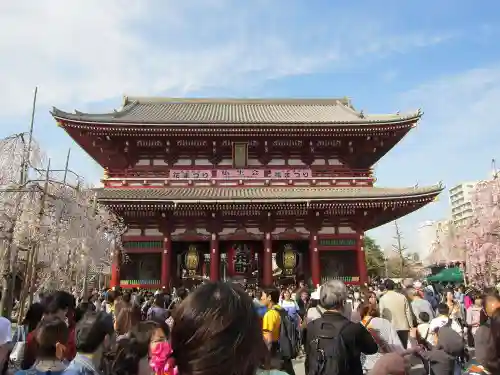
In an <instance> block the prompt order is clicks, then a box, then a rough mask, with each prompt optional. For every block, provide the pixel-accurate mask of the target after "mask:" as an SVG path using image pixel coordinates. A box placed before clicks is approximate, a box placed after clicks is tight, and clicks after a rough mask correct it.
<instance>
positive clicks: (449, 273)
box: [427, 267, 464, 283]
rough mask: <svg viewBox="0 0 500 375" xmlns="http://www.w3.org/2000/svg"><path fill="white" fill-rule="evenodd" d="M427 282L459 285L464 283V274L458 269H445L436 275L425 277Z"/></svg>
mask: <svg viewBox="0 0 500 375" xmlns="http://www.w3.org/2000/svg"><path fill="white" fill-rule="evenodd" d="M427 281H431V282H434V283H461V282H463V281H464V273H463V272H462V270H461V269H460V268H458V267H453V268H445V269H442V270H441V271H439V272H438V273H437V274H435V275H432V276H429V277H427Z"/></svg>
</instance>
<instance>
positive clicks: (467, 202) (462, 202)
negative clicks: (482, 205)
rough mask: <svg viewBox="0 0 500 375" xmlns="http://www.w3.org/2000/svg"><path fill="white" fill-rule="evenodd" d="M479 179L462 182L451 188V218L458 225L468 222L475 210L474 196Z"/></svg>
mask: <svg viewBox="0 0 500 375" xmlns="http://www.w3.org/2000/svg"><path fill="white" fill-rule="evenodd" d="M476 185H477V181H469V182H462V183H460V184H458V185H456V186H454V187H452V188H451V189H450V190H449V193H450V205H451V219H452V220H453V222H454V223H455V225H456V226H457V227H459V226H463V225H465V224H467V221H468V220H469V219H470V218H471V217H472V215H473V212H474V203H473V201H472V198H473V196H474V191H475V189H476Z"/></svg>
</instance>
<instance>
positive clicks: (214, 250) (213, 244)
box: [210, 233, 220, 281]
mask: <svg viewBox="0 0 500 375" xmlns="http://www.w3.org/2000/svg"><path fill="white" fill-rule="evenodd" d="M219 270H220V251H219V236H218V235H217V234H216V233H212V238H211V239H210V280H211V281H218V280H219V277H220V276H219Z"/></svg>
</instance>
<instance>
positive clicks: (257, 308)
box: [253, 301, 267, 318]
mask: <svg viewBox="0 0 500 375" xmlns="http://www.w3.org/2000/svg"><path fill="white" fill-rule="evenodd" d="M253 304H254V307H255V311H257V314H258V315H259V317H261V318H263V317H264V315H265V313H266V312H267V307H266V306H264V305H263V304H261V303H260V302H257V301H254V303H253Z"/></svg>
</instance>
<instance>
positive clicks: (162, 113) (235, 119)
mask: <svg viewBox="0 0 500 375" xmlns="http://www.w3.org/2000/svg"><path fill="white" fill-rule="evenodd" d="M52 114H53V116H54V117H56V118H60V119H67V120H73V121H82V122H91V123H105V124H108V123H109V124H148V125H164V124H171V125H175V124H179V125H180V124H227V125H234V124H241V125H245V124H248V125H257V124H353V125H363V124H373V123H381V124H389V123H398V122H402V121H408V120H412V119H415V120H416V119H418V118H419V117H420V116H421V114H422V113H421V111H420V110H419V111H415V112H411V113H407V114H399V113H397V114H389V115H369V114H364V113H363V111H361V112H358V111H356V110H355V109H354V108H353V107H352V105H351V103H350V101H349V100H348V99H176V98H132V97H126V98H125V100H124V103H123V107H122V108H121V109H119V110H117V111H114V112H111V113H102V114H89V113H82V112H78V111H75V113H67V112H64V111H61V110H59V109H57V108H54V109H53V111H52Z"/></svg>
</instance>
